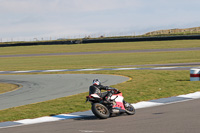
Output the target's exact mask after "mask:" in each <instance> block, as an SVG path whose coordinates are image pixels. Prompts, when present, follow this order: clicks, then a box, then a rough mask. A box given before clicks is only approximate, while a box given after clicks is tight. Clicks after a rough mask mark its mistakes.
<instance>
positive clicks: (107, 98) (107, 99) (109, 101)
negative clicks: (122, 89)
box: [105, 93, 113, 104]
mask: <svg viewBox="0 0 200 133" xmlns="http://www.w3.org/2000/svg"><path fill="white" fill-rule="evenodd" d="M111 96H112V93H108V95H107V97H106V98H105V100H106V102H107V103H110V104H112V103H113V100H111Z"/></svg>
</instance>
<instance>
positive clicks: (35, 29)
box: [0, 0, 200, 41]
mask: <svg viewBox="0 0 200 133" xmlns="http://www.w3.org/2000/svg"><path fill="white" fill-rule="evenodd" d="M199 6H200V1H199V0H0V39H1V40H0V41H11V40H16V41H18V40H31V39H32V40H33V38H38V39H41V38H43V39H50V38H51V39H54V38H55V39H56V38H77V37H84V36H88V35H90V36H92V37H98V36H100V35H105V36H113V35H133V34H136V35H139V34H144V33H146V32H149V31H154V30H160V29H173V28H188V27H199V26H200V17H199V13H200V8H199Z"/></svg>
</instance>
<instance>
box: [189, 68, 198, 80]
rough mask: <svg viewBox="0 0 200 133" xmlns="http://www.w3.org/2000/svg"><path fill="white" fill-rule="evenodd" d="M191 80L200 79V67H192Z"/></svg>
mask: <svg viewBox="0 0 200 133" xmlns="http://www.w3.org/2000/svg"><path fill="white" fill-rule="evenodd" d="M190 81H200V68H199V69H198V68H193V69H190Z"/></svg>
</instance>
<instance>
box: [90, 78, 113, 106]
mask: <svg viewBox="0 0 200 133" xmlns="http://www.w3.org/2000/svg"><path fill="white" fill-rule="evenodd" d="M101 90H111V91H106V92H102V93H101ZM114 90H116V91H117V89H115V88H112V87H109V86H103V85H101V82H100V80H99V79H94V80H93V84H92V85H91V86H90V88H89V95H91V94H97V95H98V96H100V97H101V98H103V99H105V100H106V101H107V102H108V103H112V101H111V100H110V98H111V96H112V94H113V93H114Z"/></svg>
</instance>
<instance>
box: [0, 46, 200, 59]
mask: <svg viewBox="0 0 200 133" xmlns="http://www.w3.org/2000/svg"><path fill="white" fill-rule="evenodd" d="M198 50H200V47H196V48H169V49H145V50H119V51H94V52H72V53H70V52H69V53H47V54H18V55H0V58H4V57H33V56H58V55H89V54H114V53H142V52H173V51H198Z"/></svg>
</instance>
